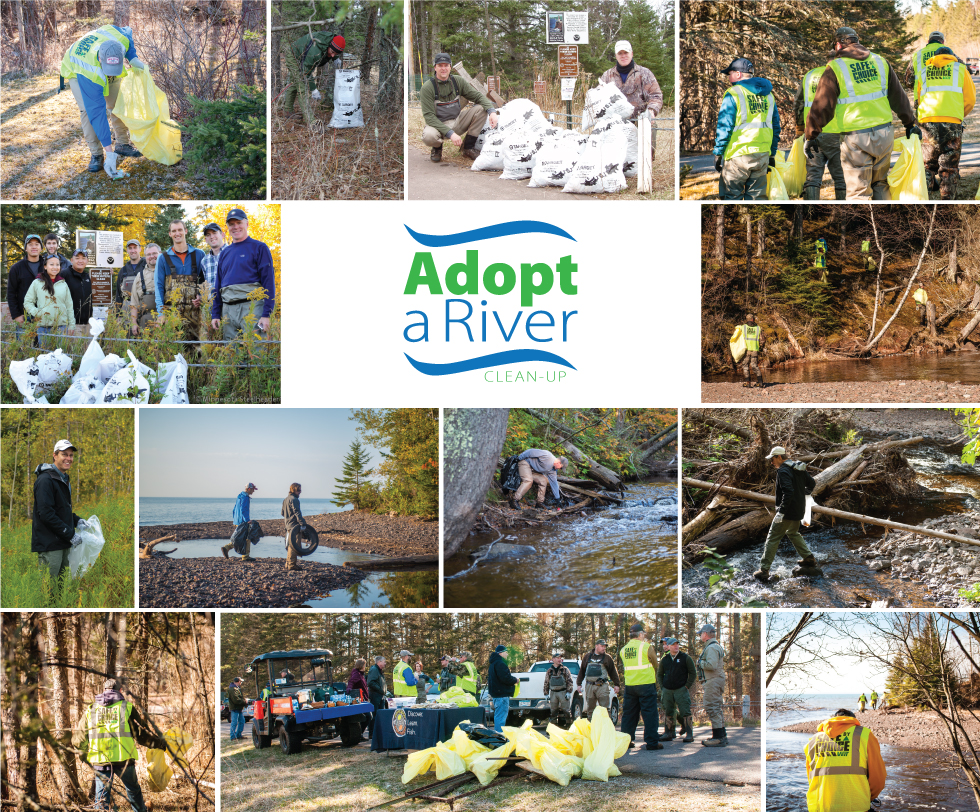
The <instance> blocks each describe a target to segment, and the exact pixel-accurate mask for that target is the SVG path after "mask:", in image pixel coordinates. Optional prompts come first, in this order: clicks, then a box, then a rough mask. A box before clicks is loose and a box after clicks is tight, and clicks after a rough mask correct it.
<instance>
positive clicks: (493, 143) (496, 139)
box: [470, 127, 517, 172]
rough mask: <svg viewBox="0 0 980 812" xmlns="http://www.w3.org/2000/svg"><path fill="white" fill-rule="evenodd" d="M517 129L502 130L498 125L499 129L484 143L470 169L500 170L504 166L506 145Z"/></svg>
mask: <svg viewBox="0 0 980 812" xmlns="http://www.w3.org/2000/svg"><path fill="white" fill-rule="evenodd" d="M516 132H517V131H516V130H511V131H507V132H505V131H502V130H500V128H499V127H498V128H497V130H496V131H495V132H494V133H493V134H492V135H490V137H488V138H487V140H486V142H485V143H484V145H483V149H482V150H481V152H480V154H479V155H478V156H477V158H476V160H475V161H473V165H472V166H471V167H470V169H471V170H472V171H474V172H487V171H496V172H499V171H500V170H501V169H503V168H504V145H505V144H506V143H507V139H508V138H509V137H510V135H511V134H513V133H516Z"/></svg>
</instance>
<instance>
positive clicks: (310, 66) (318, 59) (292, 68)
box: [283, 31, 347, 116]
mask: <svg viewBox="0 0 980 812" xmlns="http://www.w3.org/2000/svg"><path fill="white" fill-rule="evenodd" d="M345 47H347V41H346V40H345V39H344V38H343V37H342V36H341V35H340V34H328V33H327V32H326V31H314V32H313V33H312V34H304V35H303V36H301V37H300V38H299V39H298V40H296V41H295V42H293V43H292V45H290V46H289V48H288V49H286V50H287V51H288V53H286V54H285V57H286V69H287V70H288V71H289V87H287V88H286V95H285V96H284V97H283V106H284V107H285V111H286V115H287V116H288V115H289V114H290V113H292V112H293V107H294V106H295V104H296V96H297V94H298V93H299V85H300V82H306V85H307V88H308V89H309V91H310V95H311V97H312V98H313V99H314V100H315V101H320V98H321V94H320V91H319V90H318V89H317V82H316V79H314V78H313V74H314V73H315V72H316V71H317V69H319V71H320V76H321V78H322V77H323V72H324V71H325V70H327V69H328V66H332V67H334V68H339V67H340V66H341V64H342V59H343V56H344V48H345ZM322 84H323V86H324V87H323V89H324V92H325V93H326V98H325V99H324V101H326V103H327V104H330V105H332V104H333V76H332V75H331V76H330V77H329V79H327V80H326V81H324V82H322Z"/></svg>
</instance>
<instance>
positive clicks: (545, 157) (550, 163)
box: [528, 137, 587, 187]
mask: <svg viewBox="0 0 980 812" xmlns="http://www.w3.org/2000/svg"><path fill="white" fill-rule="evenodd" d="M586 140H587V139H586ZM578 157H579V156H578V142H577V141H576V139H574V138H567V137H564V138H551V139H548V140H547V141H546V142H545V144H544V146H543V147H541V149H540V150H538V154H537V156H536V159H535V161H534V169H532V170H531V182H530V183H529V184H528V187H531V186H564V185H565V181H567V180H568V176H569V174H570V173H571V171H572V169H574V168H575V164H576V162H577V161H578Z"/></svg>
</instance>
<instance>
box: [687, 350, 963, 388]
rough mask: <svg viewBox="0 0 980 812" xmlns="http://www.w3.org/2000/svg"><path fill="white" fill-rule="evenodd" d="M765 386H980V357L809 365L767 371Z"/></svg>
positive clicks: (711, 378)
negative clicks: (875, 383)
mask: <svg viewBox="0 0 980 812" xmlns="http://www.w3.org/2000/svg"><path fill="white" fill-rule="evenodd" d="M765 379H766V383H828V382H836V381H872V382H873V381H946V382H947V383H954V382H955V381H959V382H960V383H962V384H969V385H977V384H980V354H978V353H975V352H961V353H954V354H949V355H897V356H888V357H885V358H862V359H853V360H846V361H807V362H805V363H801V364H786V365H782V366H778V367H775V368H774V369H768V370H766V372H765ZM704 380H705V381H706V382H708V383H720V382H725V381H741V380H742V377H741V373H740V372H739V373H738V374H736V373H734V372H726V373H722V374H718V375H708V376H706V377H705V378H704Z"/></svg>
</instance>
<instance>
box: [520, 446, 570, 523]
mask: <svg viewBox="0 0 980 812" xmlns="http://www.w3.org/2000/svg"><path fill="white" fill-rule="evenodd" d="M567 465H568V459H567V458H566V457H556V456H555V455H554V454H552V453H551V452H550V451H542V450H541V449H540V448H529V449H527V450H526V451H522V452H521V453H520V454H518V455H517V473H518V474H519V475H520V477H521V485H520V487H519V488H518V489H517V490H516V491H514V493H513V495H512V496H511V497H510V501H509V503H508V504H509V505H510V507H511V508H512V509H513V510H520V509H521V499H523V498H524V494H526V493H527V492H528V491H529V490H530V489H531V486H532V485H534V486H536V487H537V495H538V498H537V501H535V503H534V507H535V508H537V509H538V510H544V509H545V507H544V498H545V496H547V494H548V491H547V488H548V486H549V485H550V486H551V493H552V494H553V495H554V497H555V499H556V500H560V499H561V491H560V490H559V488H558V472H559V471H560V470H561V469H562V468H565V467H567ZM559 504H560V502H559ZM558 512H559V513H561V508H560V507H559V508H558Z"/></svg>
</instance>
